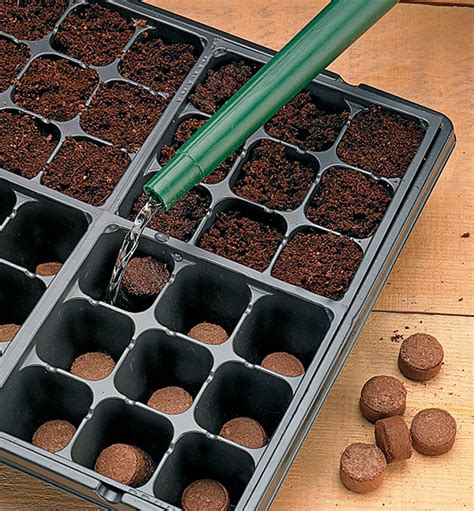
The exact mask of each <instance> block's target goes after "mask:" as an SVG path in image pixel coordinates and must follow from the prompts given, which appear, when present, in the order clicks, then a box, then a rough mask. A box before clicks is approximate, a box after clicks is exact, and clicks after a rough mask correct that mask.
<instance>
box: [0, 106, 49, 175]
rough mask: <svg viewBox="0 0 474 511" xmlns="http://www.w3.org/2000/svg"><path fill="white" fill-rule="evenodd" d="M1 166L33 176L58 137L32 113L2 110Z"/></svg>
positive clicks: (44, 161) (0, 113)
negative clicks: (47, 129) (48, 130)
mask: <svg viewBox="0 0 474 511" xmlns="http://www.w3.org/2000/svg"><path fill="white" fill-rule="evenodd" d="M0 140H1V141H2V143H1V144H0V167H2V168H3V169H5V170H8V171H10V172H13V173H14V174H18V175H20V176H23V177H26V178H27V179H31V178H33V177H34V176H36V175H37V174H38V172H39V171H40V170H41V169H42V168H43V166H44V164H45V163H46V161H47V159H48V158H49V157H50V156H51V154H52V152H53V151H54V148H55V147H56V144H57V143H58V140H57V139H55V137H54V136H53V134H52V133H49V132H47V131H46V129H45V128H44V125H43V124H42V123H40V122H39V121H38V119H36V118H35V117H32V116H31V115H27V114H23V113H19V112H15V113H14V112H9V111H5V110H2V111H0Z"/></svg>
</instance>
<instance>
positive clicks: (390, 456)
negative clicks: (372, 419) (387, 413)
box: [375, 415, 412, 463]
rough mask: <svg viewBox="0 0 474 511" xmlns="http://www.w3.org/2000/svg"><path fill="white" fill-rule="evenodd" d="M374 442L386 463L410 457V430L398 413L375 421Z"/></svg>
mask: <svg viewBox="0 0 474 511" xmlns="http://www.w3.org/2000/svg"><path fill="white" fill-rule="evenodd" d="M375 443H376V444H377V446H378V447H379V449H381V450H382V452H383V453H384V454H385V458H386V460H387V463H391V462H392V461H403V460H407V459H409V458H411V454H412V447H411V439H410V432H409V431H408V427H407V425H406V424H405V421H404V420H403V417H400V416H399V415H395V416H393V417H387V418H386V419H380V420H379V421H377V422H376V423H375Z"/></svg>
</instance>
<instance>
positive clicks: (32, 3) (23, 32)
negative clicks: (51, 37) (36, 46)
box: [0, 0, 68, 40]
mask: <svg viewBox="0 0 474 511" xmlns="http://www.w3.org/2000/svg"><path fill="white" fill-rule="evenodd" d="M67 5H68V1H67V0H28V1H25V0H23V1H15V0H10V1H9V2H7V1H3V2H1V3H0V31H1V32H7V33H10V34H12V35H14V36H15V37H17V38H18V39H27V40H33V39H40V38H42V37H44V36H45V35H46V34H47V33H48V32H50V31H51V30H52V29H53V27H54V25H55V23H56V22H57V21H58V20H59V18H60V17H61V16H62V14H63V12H64V11H65V10H66V7H67Z"/></svg>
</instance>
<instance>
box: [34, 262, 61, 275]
mask: <svg viewBox="0 0 474 511" xmlns="http://www.w3.org/2000/svg"><path fill="white" fill-rule="evenodd" d="M62 266H63V265H62V264H61V263H56V262H54V263H41V264H38V266H37V267H36V269H35V273H36V275H40V276H41V277H52V276H53V275H56V273H58V272H59V270H60V269H61V268H62Z"/></svg>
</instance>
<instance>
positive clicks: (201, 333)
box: [186, 322, 229, 345]
mask: <svg viewBox="0 0 474 511" xmlns="http://www.w3.org/2000/svg"><path fill="white" fill-rule="evenodd" d="M186 335H187V336H189V337H191V338H192V339H196V340H197V341H201V342H203V343H204V344H214V345H216V344H222V343H223V342H226V341H227V339H228V338H229V334H228V333H227V332H226V331H225V330H224V328H222V327H221V326H220V325H216V324H214V323H207V322H203V323H198V324H197V325H194V326H193V327H192V328H191V330H189V332H188V333H187V334H186Z"/></svg>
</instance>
